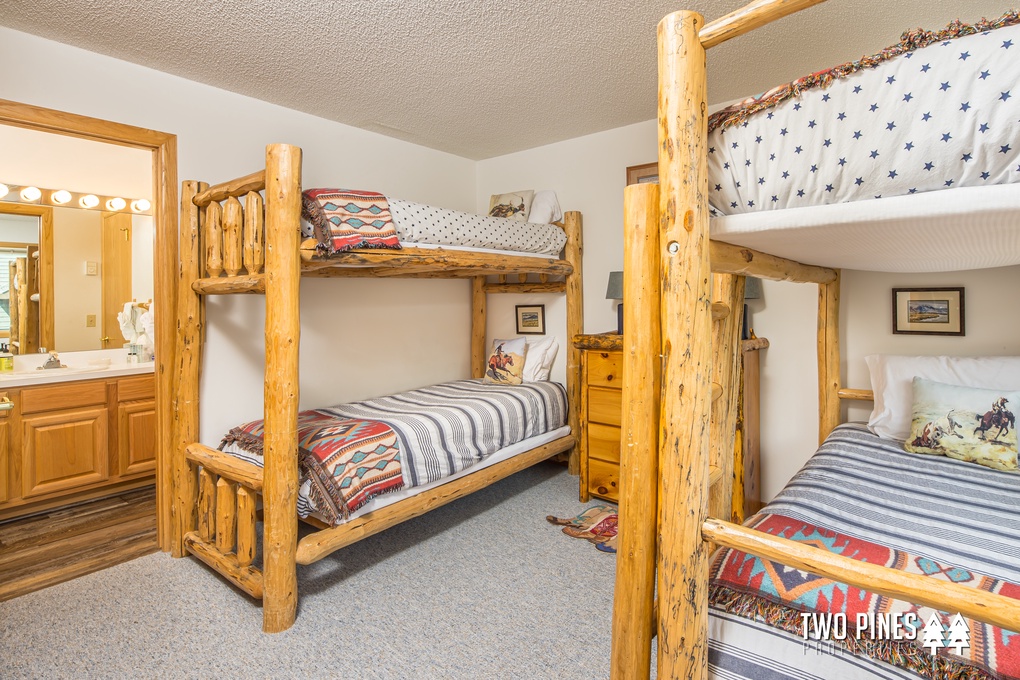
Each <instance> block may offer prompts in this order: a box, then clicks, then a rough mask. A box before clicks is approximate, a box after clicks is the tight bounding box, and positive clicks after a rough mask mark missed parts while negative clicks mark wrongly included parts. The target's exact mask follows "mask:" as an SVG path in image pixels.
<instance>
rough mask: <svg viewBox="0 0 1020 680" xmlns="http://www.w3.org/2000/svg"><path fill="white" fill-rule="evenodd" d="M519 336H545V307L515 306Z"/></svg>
mask: <svg viewBox="0 0 1020 680" xmlns="http://www.w3.org/2000/svg"><path fill="white" fill-rule="evenodd" d="M515 309H516V311H517V333H518V334H519V335H545V305H515Z"/></svg>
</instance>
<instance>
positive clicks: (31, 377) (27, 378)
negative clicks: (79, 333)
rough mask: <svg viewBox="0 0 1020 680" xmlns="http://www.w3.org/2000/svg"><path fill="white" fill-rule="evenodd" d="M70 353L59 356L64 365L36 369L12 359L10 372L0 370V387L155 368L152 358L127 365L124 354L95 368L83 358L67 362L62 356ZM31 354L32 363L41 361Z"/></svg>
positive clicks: (148, 370) (122, 374) (147, 371)
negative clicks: (108, 363)
mask: <svg viewBox="0 0 1020 680" xmlns="http://www.w3.org/2000/svg"><path fill="white" fill-rule="evenodd" d="M73 354H75V353H70V352H69V353H67V354H66V355H61V357H60V358H61V360H62V361H63V362H64V363H65V364H67V365H68V367H67V368H48V369H37V368H35V367H34V366H31V365H25V364H26V363H27V362H19V361H15V370H14V371H11V372H10V373H0V389H9V388H12V387H27V386H30V385H47V384H51V383H63V382H74V381H78V380H96V379H105V378H119V377H122V376H128V375H144V374H146V373H152V372H154V371H155V370H156V369H155V367H156V364H155V362H153V361H144V362H142V363H137V364H129V363H128V362H127V361H126V356H124V357H119V356H114V357H113V358H114V359H117V358H119V359H120V361H111V363H110V365H109V366H108V367H106V368H97V367H94V366H89V365H88V363H87V361H85V362H81V363H79V362H78V361H68V360H67V359H65V357H68V358H70V357H72V355H73ZM81 354H85V353H81ZM31 356H32V359H33V360H35V361H34V362H33V363H41V361H42V360H44V358H45V357H39V358H38V359H37V358H36V357H35V356H34V355H31ZM17 358H21V357H17ZM75 358H79V357H75ZM80 358H85V357H80ZM88 358H91V357H88ZM26 359H27V357H26Z"/></svg>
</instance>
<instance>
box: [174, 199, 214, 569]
mask: <svg viewBox="0 0 1020 680" xmlns="http://www.w3.org/2000/svg"><path fill="white" fill-rule="evenodd" d="M208 186H209V185H208V184H205V183H204V182H193V181H188V182H184V185H183V188H182V190H181V224H180V243H179V249H180V260H181V265H180V271H179V276H178V282H177V337H176V343H177V350H176V352H175V358H176V362H177V370H176V371H174V372H173V379H174V386H173V395H174V396H173V400H174V401H173V404H172V406H173V409H172V412H173V416H172V418H173V420H172V421H171V427H172V434H171V436H170V438H169V440H170V442H171V451H170V456H171V462H170V469H171V470H172V471H173V484H172V499H173V502H172V503H171V505H170V512H171V518H172V521H171V522H170V554H171V555H173V556H174V557H184V556H186V555H187V554H188V552H187V551H186V550H185V549H184V536H185V534H187V533H188V532H189V531H194V530H195V526H196V522H197V518H198V515H197V513H198V509H197V502H198V487H197V483H198V482H197V479H196V476H195V475H196V473H195V470H193V469H192V467H191V465H189V464H188V460H187V458H185V455H184V453H185V451H184V449H185V447H187V446H188V445H189V444H191V443H192V442H196V441H198V436H199V430H198V406H199V404H198V397H199V394H198V392H199V379H200V377H201V374H202V341H203V334H204V325H205V298H204V297H202V296H201V295H199V294H198V293H196V292H195V291H194V289H193V288H192V287H191V286H192V284H193V283H194V282H195V281H197V280H198V279H199V278H200V277H201V275H202V274H201V272H202V265H201V260H202V247H201V233H202V226H203V224H202V223H203V215H204V212H205V211H204V210H203V209H202V208H199V207H198V206H197V205H195V202H194V200H193V199H194V198H195V195H196V194H198V193H199V192H200V191H204V190H205V189H207V188H208Z"/></svg>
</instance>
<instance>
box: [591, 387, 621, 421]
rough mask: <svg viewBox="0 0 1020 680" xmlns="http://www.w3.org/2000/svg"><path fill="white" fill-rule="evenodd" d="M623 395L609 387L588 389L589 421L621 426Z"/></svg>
mask: <svg viewBox="0 0 1020 680" xmlns="http://www.w3.org/2000/svg"><path fill="white" fill-rule="evenodd" d="M622 399H623V393H622V392H621V391H620V390H617V389H611V388H608V387H591V388H589V389H588V421H589V422H592V423H602V424H604V425H616V426H617V427H619V426H620V413H621V411H622V409H623V407H622V404H621V402H622Z"/></svg>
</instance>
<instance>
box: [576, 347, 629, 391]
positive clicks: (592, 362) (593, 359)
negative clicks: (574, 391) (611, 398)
mask: <svg viewBox="0 0 1020 680" xmlns="http://www.w3.org/2000/svg"><path fill="white" fill-rule="evenodd" d="M585 357H586V361H587V369H588V385H603V386H605V387H615V388H617V389H623V354H622V353H621V352H592V351H590V352H588V353H587V354H586V355H585Z"/></svg>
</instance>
